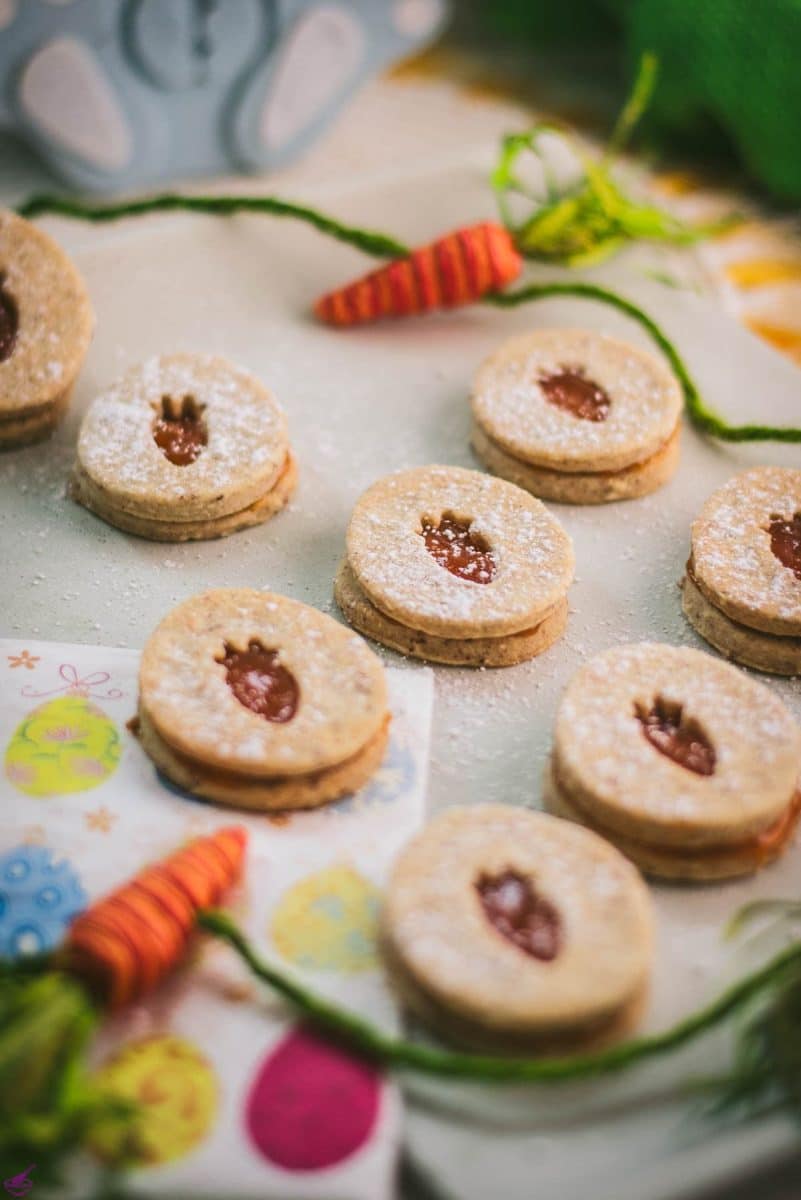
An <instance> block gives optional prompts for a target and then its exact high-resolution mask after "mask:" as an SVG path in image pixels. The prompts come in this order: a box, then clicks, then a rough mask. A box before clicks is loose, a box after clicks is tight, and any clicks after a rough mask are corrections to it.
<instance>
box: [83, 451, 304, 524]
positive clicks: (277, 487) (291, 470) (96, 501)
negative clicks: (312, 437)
mask: <svg viewBox="0 0 801 1200" xmlns="http://www.w3.org/2000/svg"><path fill="white" fill-rule="evenodd" d="M297 481H298V466H297V462H296V461H295V458H294V457H293V455H292V454H288V455H287V460H286V465H285V466H284V469H283V471H282V472H281V474H280V475H279V476H278V479H277V480H276V482H275V483H274V484H273V486H272V488H271V489H270V490H269V491H268V492H267V493H266V494H265V495H264V496H262V497H261V498H260V499H258V500H256V501H255V503H253V504H251V505H249V506H248V507H247V508H244V509H242V510H241V511H240V512H234V513H229V514H228V515H227V516H224V517H215V518H212V519H210V520H208V521H157V520H153V519H152V518H149V517H140V516H137V515H136V514H134V513H129V512H125V511H123V510H122V509H119V508H115V507H114V506H113V504H110V503H109V499H108V497H107V496H106V495H105V493H104V492H102V491H101V490H100V489H99V488H97V487H96V486H95V484H94V483H93V482H92V480H91V479H90V478H89V476H88V475H87V474H86V472H85V471H83V470H82V469H81V468H80V467H78V466H77V465H76V467H75V468H74V469H73V472H72V476H71V478H70V485H69V494H70V496H71V497H72V499H73V500H75V501H76V502H77V503H78V504H82V505H83V507H84V508H87V509H88V510H89V511H90V512H93V513H94V514H95V516H96V517H100V518H101V520H103V521H105V522H106V523H107V524H108V525H114V526H115V527H116V528H117V529H122V530H124V532H125V533H134V534H136V536H137V537H141V538H147V539H148V540H149V541H153V542H195V541H208V540H211V539H213V538H220V537H227V536H228V535H229V534H231V533H238V532H239V530H241V529H248V528H249V527H250V526H251V525H261V524H262V523H263V522H264V521H267V520H269V519H270V517H273V516H275V514H276V513H277V512H280V511H281V509H282V508H283V507H284V506H285V505H286V503H287V502H288V500H289V498H290V496H291V495H292V492H293V491H294V490H295V486H296V484H297Z"/></svg>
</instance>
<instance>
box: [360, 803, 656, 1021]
mask: <svg viewBox="0 0 801 1200" xmlns="http://www.w3.org/2000/svg"><path fill="white" fill-rule="evenodd" d="M510 878H512V879H514V880H516V881H517V883H516V884H515V885H514V886H515V887H516V888H518V889H519V888H520V887H521V885H522V887H523V888H525V889H526V891H527V893H528V896H529V897H533V898H534V900H533V903H532V901H531V899H530V900H529V908H532V907H533V904H538V905H539V907H540V912H541V915H542V914H547V916H548V923H549V924H550V926H551V928H552V934H551V936H550V937H548V936H547V935H546V937H545V941H544V944H543V945H541V950H543V951H544V950H546V949H547V957H538V956H537V955H536V954H532V953H527V952H526V951H525V950H524V949H521V948H520V946H519V945H517V944H515V943H514V942H513V941H512V940H510V938H509V937H507V936H504V935H503V933H502V932H500V930H499V928H498V927H497V924H495V923H493V921H492V920H491V919H490V916H489V915H488V908H491V907H492V906H493V905H494V906H495V907H496V909H497V905H498V903H500V905H501V907H503V906H504V905H503V901H504V897H503V893H502V892H501V894H500V895H498V892H497V889H498V888H501V889H503V887H504V886H506V887H507V888H508V887H509V879H510ZM493 888H494V889H495V894H494V896H493V895H492V894H491V889H493ZM554 931H555V934H554ZM383 932H384V936H385V938H386V939H387V942H388V946H389V949H390V952H391V953H392V955H393V956H394V957H396V958H397V960H398V962H399V963H400V964H401V965H402V967H403V969H404V970H405V971H406V972H408V973H409V974H410V976H411V977H412V979H413V981H414V982H415V983H416V984H417V986H418V987H420V988H422V989H423V990H424V991H425V992H426V993H427V994H428V995H429V996H430V997H432V998H433V1000H434V1001H435V1002H436V1003H437V1004H438V1005H441V1006H442V1007H443V1008H444V1009H447V1010H449V1011H455V1012H457V1013H459V1014H460V1015H462V1016H464V1017H465V1018H468V1019H470V1020H472V1021H474V1022H477V1023H480V1024H481V1025H483V1026H484V1027H485V1028H487V1029H488V1030H492V1029H496V1030H497V1031H499V1032H506V1033H510V1034H514V1033H519V1034H527V1033H531V1034H536V1033H540V1032H542V1033H546V1032H552V1033H557V1032H559V1031H561V1030H565V1029H579V1028H581V1027H582V1026H585V1025H590V1024H591V1023H593V1022H595V1021H598V1020H601V1019H603V1018H606V1017H610V1016H612V1015H613V1014H615V1013H616V1012H617V1010H618V1009H619V1008H621V1007H622V1006H623V1005H624V1004H626V1002H627V1001H629V1000H631V999H632V998H633V996H634V995H636V993H637V992H638V990H639V989H640V988H641V987H642V985H643V984H644V983H645V981H646V978H647V976H648V973H649V969H650V961H651V904H650V897H649V895H648V891H647V889H646V887H645V885H644V883H643V881H642V879H641V878H640V876H639V874H638V872H637V870H636V869H635V868H634V867H633V866H631V864H630V863H629V862H627V861H626V859H625V858H623V856H622V855H621V854H620V853H619V851H617V850H616V849H615V848H614V847H613V846H611V845H609V843H608V842H605V841H604V840H603V839H602V838H600V837H598V836H597V835H596V834H594V833H591V832H590V831H589V830H587V829H584V828H582V827H580V826H577V825H573V824H571V823H570V822H567V821H561V820H559V819H558V818H556V817H549V816H546V815H545V814H544V813H539V812H532V811H531V810H528V809H521V808H513V807H511V806H505V805H478V806H476V807H473V808H461V809H459V808H456V809H451V810H450V811H448V812H446V813H444V814H443V815H441V816H439V817H437V818H435V819H434V820H433V821H432V822H430V823H429V825H427V826H426V828H425V830H424V831H423V832H422V833H421V834H419V835H418V836H417V837H416V838H414V839H413V840H412V841H411V842H410V843H409V845H408V846H407V847H406V849H405V850H404V851H403V853H402V854H401V855H400V857H399V859H398V860H397V862H396V864H395V868H394V871H393V874H392V878H391V880H390V884H389V889H388V892H387V897H386V903H385V907H384V913H383Z"/></svg>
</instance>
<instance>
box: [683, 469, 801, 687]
mask: <svg viewBox="0 0 801 1200" xmlns="http://www.w3.org/2000/svg"><path fill="white" fill-rule="evenodd" d="M799 514H801V471H797V470H793V469H791V468H789V467H756V468H754V469H753V470H750V471H743V472H742V473H741V474H739V475H736V476H735V477H734V478H733V479H730V480H729V482H728V483H727V484H725V485H724V486H723V487H722V488H720V489H719V490H718V491H717V492H715V493H714V494H713V495H712V496H710V498H709V499H708V500H707V502H706V504H705V505H704V507H703V508H702V510H701V513H700V515H699V516H698V518H697V520H696V521H695V522H694V523H693V527H692V548H691V552H690V560H689V563H688V564H687V578H686V579H685V581H684V585H683V587H684V611H685V613H686V615H687V616H688V618H689V620H690V621H691V622H692V624H693V625H694V626H695V627H696V629H698V631H699V633H701V634H702V636H704V637H706V638H707V639H708V640H709V641H711V642H712V644H713V645H715V646H716V647H717V648H718V649H720V650H721V651H722V652H723V653H724V654H727V655H728V656H729V657H731V658H734V659H737V661H740V662H745V663H746V664H747V665H749V666H755V667H758V668H760V669H762V670H766V671H774V672H776V673H779V674H796V673H798V672H801V640H799V639H801V573H799V572H798V571H795V570H793V569H792V567H791V566H789V565H787V564H786V563H785V562H783V561H782V560H781V559H780V558H779V557H777V555H776V554H775V553H774V552H773V549H772V541H773V539H772V537H771V526H772V524H773V523H774V522H776V521H778V522H780V523H783V524H784V525H785V528H786V531H787V533H788V534H789V536H790V538H791V539H792V536H793V529H794V528H795V531H796V532H795V541H796V546H797V548H798V554H799V557H798V559H797V562H798V563H801V515H799Z"/></svg>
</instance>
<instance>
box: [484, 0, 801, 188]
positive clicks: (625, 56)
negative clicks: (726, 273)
mask: <svg viewBox="0 0 801 1200" xmlns="http://www.w3.org/2000/svg"><path fill="white" fill-rule="evenodd" d="M475 19H476V20H478V21H479V22H480V23H483V24H484V27H485V28H486V29H487V31H488V32H492V33H494V34H496V35H498V36H503V37H509V38H513V39H515V40H518V39H520V38H527V39H529V40H530V41H531V43H532V46H533V47H536V48H538V49H539V50H545V49H547V48H548V46H549V45H556V44H557V43H558V44H559V46H560V48H561V49H564V48H565V46H566V45H569V44H571V43H572V44H574V45H575V46H576V47H577V48H586V47H587V45H588V44H592V45H600V44H601V43H603V44H605V45H608V44H610V43H612V44H613V45H614V46H615V47H616V49H617V51H618V52H617V54H616V55H615V56H614V57H613V60H612V61H613V62H614V59H615V58H616V59H617V61H618V64H619V66H620V67H621V68H624V69H625V73H626V74H627V75H630V73H631V72H632V71H633V69H634V67H635V66H636V63H637V62H639V60H640V58H641V55H642V54H643V53H644V52H646V51H652V52H653V53H655V54H656V56H657V58H658V59H659V61H660V64H661V74H660V81H659V87H658V88H657V91H656V94H655V96H654V99H653V103H652V105H651V107H650V109H649V112H648V115H647V118H646V120H645V122H644V126H645V131H646V133H648V134H649V135H650V136H651V138H652V139H653V138H657V139H658V140H659V142H660V143H661V144H665V145H669V146H671V147H673V148H674V149H676V150H677V151H678V152H686V153H693V154H696V155H697V154H699V153H700V154H702V155H703V156H704V157H712V158H715V159H718V158H720V157H721V155H722V154H734V155H735V156H736V158H737V160H738V161H739V163H740V164H741V165H742V167H743V168H744V169H745V171H746V172H747V173H748V175H749V176H750V177H751V178H752V179H753V180H755V181H756V182H757V183H758V184H760V185H761V186H762V187H763V188H765V189H766V190H767V191H768V192H770V193H771V194H772V195H773V196H774V197H776V198H777V199H779V200H782V201H786V202H791V203H792V202H798V201H801V69H799V60H801V0H500V2H499V3H497V4H486V5H485V4H478V5H477V6H476V9H475ZM613 69H614V68H612V70H613Z"/></svg>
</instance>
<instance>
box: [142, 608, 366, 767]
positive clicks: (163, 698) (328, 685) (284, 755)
mask: <svg viewBox="0 0 801 1200" xmlns="http://www.w3.org/2000/svg"><path fill="white" fill-rule="evenodd" d="M253 643H258V644H259V647H260V652H259V653H261V652H267V653H268V654H270V652H272V654H273V658H274V668H273V675H274V682H275V684H276V687H277V688H278V690H279V693H280V694H279V699H280V697H281V696H283V698H284V699H285V700H287V701H288V703H287V704H286V706H285V708H284V711H283V712H282V713H281V714H280V716H279V717H278V719H274V720H268V719H267V718H266V717H265V716H263V715H261V714H260V713H259V712H256V711H252V710H251V708H249V707H247V706H246V705H245V703H243V702H242V701H241V700H240V699H239V698H237V694H236V692H235V689H234V687H233V686H232V685H231V683H230V682H229V679H230V678H231V671H230V668H231V665H232V659H235V658H236V657H237V655H239V656H242V657H240V660H239V669H238V674H239V678H238V680H237V681H235V684H236V685H237V686H238V692H239V695H240V696H241V695H243V691H242V688H243V687H244V688H245V689H249V690H250V693H251V694H253V693H255V694H256V695H257V696H258V695H259V694H260V693H261V694H262V695H263V694H264V687H263V686H262V683H261V682H260V680H259V679H258V677H256V678H253V676H252V675H249V673H248V672H249V669H250V667H251V664H250V662H249V660H248V659H247V658H246V657H244V656H246V654H247V652H248V650H249V649H250V648H251V647H252V645H253ZM139 687H140V702H141V704H142V706H143V707H144V708H145V709H146V711H147V714H148V716H149V718H150V720H151V721H152V723H153V725H154V726H155V727H156V729H157V731H158V733H159V734H160V735H161V737H162V738H163V739H164V741H166V742H168V743H169V745H170V746H172V748H173V749H174V750H177V751H178V752H179V753H181V754H184V755H188V756H189V757H190V758H192V759H195V760H197V761H198V762H200V763H203V764H204V765H205V766H207V767H211V768H216V769H219V770H223V771H228V772H232V773H238V774H243V775H254V776H261V777H265V778H272V777H276V776H283V775H300V774H308V773H309V772H312V771H319V770H324V769H325V768H327V767H331V766H335V765H336V764H338V763H342V762H345V760H346V759H348V758H351V757H352V756H353V755H355V754H357V753H358V752H359V751H360V750H362V749H363V748H364V747H365V746H366V745H367V743H368V742H369V741H370V739H371V738H373V737H374V736H375V734H377V733H378V731H379V729H380V728H381V726H382V724H383V723H384V720H385V718H386V715H387V691H386V681H385V678H384V671H383V668H382V666H381V663H380V662H379V660H378V658H377V657H376V656H375V654H373V652H372V651H371V650H370V649H369V647H368V646H367V644H366V643H365V642H364V641H363V640H362V638H360V637H359V636H358V635H357V634H354V633H352V632H351V631H350V630H349V629H345V628H344V627H343V626H342V625H340V624H339V623H338V622H336V621H334V620H332V618H331V617H327V616H325V615H324V614H323V613H321V612H318V611H317V609H314V608H309V606H308V605H306V604H299V603H298V602H297V601H295V600H288V599H287V598H286V597H285V596H278V595H275V594H273V593H270V592H257V591H252V590H250V589H247V588H243V589H221V590H218V591H211V592H205V593H203V594H202V595H199V596H194V597H192V599H190V600H186V601H185V602H184V603H183V604H180V605H179V606H178V607H177V608H175V609H173V610H172V612H170V613H169V614H168V615H167V616H166V617H165V618H164V620H163V621H162V622H161V624H160V625H159V626H158V627H157V628H156V630H155V632H154V633H153V634H152V635H151V636H150V638H149V639H148V641H147V644H146V645H145V648H144V651H143V654H142V662H141V666H140V671H139ZM292 712H293V715H292ZM288 714H289V715H288Z"/></svg>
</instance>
